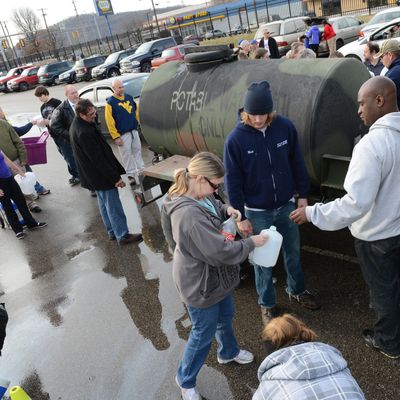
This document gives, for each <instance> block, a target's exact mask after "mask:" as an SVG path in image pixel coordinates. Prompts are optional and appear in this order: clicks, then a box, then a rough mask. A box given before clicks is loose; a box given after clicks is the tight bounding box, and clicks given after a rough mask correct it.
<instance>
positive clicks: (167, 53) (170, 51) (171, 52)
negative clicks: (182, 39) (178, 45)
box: [161, 49, 175, 57]
mask: <svg viewBox="0 0 400 400" xmlns="http://www.w3.org/2000/svg"><path fill="white" fill-rule="evenodd" d="M174 55H175V50H173V49H167V50H164V51H163V52H162V53H161V57H173V56H174Z"/></svg>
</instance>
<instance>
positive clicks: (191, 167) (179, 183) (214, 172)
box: [168, 151, 225, 196]
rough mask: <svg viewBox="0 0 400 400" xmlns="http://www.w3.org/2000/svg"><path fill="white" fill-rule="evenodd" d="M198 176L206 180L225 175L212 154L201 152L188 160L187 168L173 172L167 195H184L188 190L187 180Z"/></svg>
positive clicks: (222, 167)
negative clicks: (172, 181)
mask: <svg viewBox="0 0 400 400" xmlns="http://www.w3.org/2000/svg"><path fill="white" fill-rule="evenodd" d="M199 175H201V176H205V177H206V178H208V179H217V178H222V177H223V176H224V175H225V168H224V164H222V161H221V159H220V158H219V157H218V156H216V155H215V154H213V153H209V152H207V151H203V152H201V153H198V154H196V155H195V156H194V157H193V158H192V159H191V160H190V162H189V164H188V166H187V168H180V169H177V170H176V171H175V176H174V183H173V185H172V186H171V187H170V189H169V191H168V193H169V195H170V196H172V195H175V196H182V195H184V194H185V193H186V192H187V191H188V190H189V179H190V178H195V177H196V176H199Z"/></svg>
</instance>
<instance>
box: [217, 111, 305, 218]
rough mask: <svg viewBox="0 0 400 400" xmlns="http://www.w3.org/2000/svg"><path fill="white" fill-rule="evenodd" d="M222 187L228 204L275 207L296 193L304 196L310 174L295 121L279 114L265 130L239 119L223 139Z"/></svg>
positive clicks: (281, 204)
mask: <svg viewBox="0 0 400 400" xmlns="http://www.w3.org/2000/svg"><path fill="white" fill-rule="evenodd" d="M224 164H225V169H226V175H225V187H226V190H227V193H228V196H229V202H230V204H231V205H232V206H233V207H235V208H236V209H238V210H239V211H240V212H241V213H242V215H243V216H244V215H245V214H244V206H245V205H246V206H247V207H249V208H258V209H262V210H273V209H277V208H279V207H281V206H283V205H285V204H286V203H288V202H289V200H290V199H291V198H292V197H293V195H294V194H296V193H298V194H299V196H300V198H306V197H307V195H308V190H309V177H308V173H307V169H306V166H305V162H304V158H303V155H302V153H301V150H300V146H299V143H298V138H297V132H296V128H295V127H294V125H293V124H292V123H291V122H290V121H289V120H288V119H287V118H285V117H282V116H280V115H278V116H277V117H276V118H275V119H274V120H273V121H272V123H271V124H270V125H269V126H268V127H267V129H266V131H265V134H264V133H263V132H262V131H260V130H258V129H255V128H253V127H251V126H249V125H245V124H243V123H242V122H238V124H237V125H236V127H235V128H234V129H233V131H232V132H231V133H230V134H229V136H228V138H227V139H226V141H225V147H224Z"/></svg>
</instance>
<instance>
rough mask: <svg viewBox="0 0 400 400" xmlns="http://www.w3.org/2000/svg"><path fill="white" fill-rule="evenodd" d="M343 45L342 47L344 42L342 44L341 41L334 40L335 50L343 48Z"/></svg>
mask: <svg viewBox="0 0 400 400" xmlns="http://www.w3.org/2000/svg"><path fill="white" fill-rule="evenodd" d="M343 45H344V42H343V40H342V39H338V40H336V50H337V49H340V48H341V47H343Z"/></svg>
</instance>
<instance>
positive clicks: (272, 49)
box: [258, 29, 281, 58]
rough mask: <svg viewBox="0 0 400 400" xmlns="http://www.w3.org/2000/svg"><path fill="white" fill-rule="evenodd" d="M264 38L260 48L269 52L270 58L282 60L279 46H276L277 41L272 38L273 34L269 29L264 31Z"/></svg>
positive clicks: (259, 45)
mask: <svg viewBox="0 0 400 400" xmlns="http://www.w3.org/2000/svg"><path fill="white" fill-rule="evenodd" d="M263 35H264V37H263V38H262V39H261V40H260V43H259V44H258V47H259V48H264V49H267V50H268V53H269V58H280V57H281V55H280V54H279V50H278V45H277V44H276V40H275V39H274V38H273V37H271V33H270V31H269V30H268V29H265V30H264V31H263Z"/></svg>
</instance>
